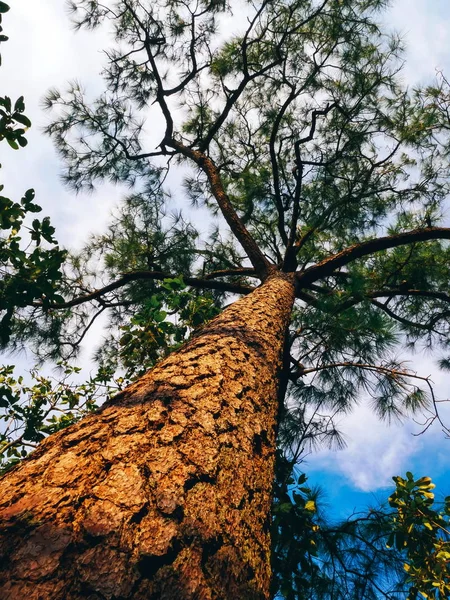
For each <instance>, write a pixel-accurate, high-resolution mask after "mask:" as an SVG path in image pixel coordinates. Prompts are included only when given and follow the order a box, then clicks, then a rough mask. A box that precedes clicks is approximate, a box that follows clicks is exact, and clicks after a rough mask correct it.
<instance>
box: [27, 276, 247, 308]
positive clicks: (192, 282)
mask: <svg viewBox="0 0 450 600" xmlns="http://www.w3.org/2000/svg"><path fill="white" fill-rule="evenodd" d="M174 277H176V275H173V274H171V273H163V272H162V271H134V272H132V273H124V274H123V275H122V277H120V279H117V280H116V281H113V282H112V283H110V284H108V285H105V286H104V287H102V288H100V289H98V290H94V291H92V292H89V293H88V294H83V295H82V296H78V297H76V298H73V299H72V300H68V301H67V302H61V303H60V304H49V305H46V306H45V309H52V310H58V309H62V308H71V307H73V306H78V305H80V304H84V303H85V302H92V300H97V299H99V298H101V297H102V296H104V295H105V294H107V293H108V292H112V291H114V290H117V289H119V288H121V287H123V286H125V285H127V284H128V283H130V282H131V281H138V280H145V279H150V280H154V281H155V280H156V281H163V280H164V279H170V278H174ZM183 281H184V282H185V283H186V285H188V286H190V287H194V288H201V289H209V290H218V291H221V292H230V293H232V294H250V293H251V292H253V290H254V289H255V288H254V287H251V286H246V285H238V284H234V283H228V282H226V281H211V280H207V279H198V278H195V277H183ZM31 306H34V307H36V308H42V307H43V306H44V305H43V303H42V302H33V303H32V304H31Z"/></svg>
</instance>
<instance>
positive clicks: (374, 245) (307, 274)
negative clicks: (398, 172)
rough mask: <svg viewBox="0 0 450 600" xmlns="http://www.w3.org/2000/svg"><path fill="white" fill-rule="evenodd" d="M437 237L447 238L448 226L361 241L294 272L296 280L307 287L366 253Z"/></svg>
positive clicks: (449, 237)
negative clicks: (300, 270)
mask: <svg viewBox="0 0 450 600" xmlns="http://www.w3.org/2000/svg"><path fill="white" fill-rule="evenodd" d="M437 239H445V240H449V239H450V227H427V228H424V229H414V230H412V231H406V232H404V233H398V234H396V235H391V236H385V237H380V238H375V239H373V240H368V241H366V242H361V243H359V244H355V245H354V246H350V247H349V248H346V249H345V250H342V252H339V253H338V254H335V255H333V256H330V257H328V258H325V259H324V260H322V261H321V262H319V263H317V264H316V265H314V266H312V267H309V268H308V269H306V270H305V271H303V272H298V273H297V274H296V277H297V281H298V284H299V285H300V286H301V287H307V286H308V285H310V284H311V283H313V282H314V281H316V280H317V279H321V278H323V277H328V276H329V275H331V274H332V273H333V271H335V270H336V269H339V268H341V267H344V266H345V265H348V264H349V263H351V262H353V261H354V260H357V259H358V258H362V257H363V256H367V255H368V254H373V253H375V252H381V251H382V250H388V249H389V248H396V247H397V246H405V245H406V244H411V243H415V242H427V241H430V240H437Z"/></svg>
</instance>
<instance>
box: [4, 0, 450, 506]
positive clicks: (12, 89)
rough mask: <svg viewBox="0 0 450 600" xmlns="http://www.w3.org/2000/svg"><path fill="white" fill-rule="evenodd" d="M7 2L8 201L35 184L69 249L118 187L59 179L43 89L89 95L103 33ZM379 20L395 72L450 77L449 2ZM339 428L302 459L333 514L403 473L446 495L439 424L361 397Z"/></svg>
mask: <svg viewBox="0 0 450 600" xmlns="http://www.w3.org/2000/svg"><path fill="white" fill-rule="evenodd" d="M9 4H10V5H11V10H10V12H9V13H8V14H7V15H5V18H4V29H5V33H6V34H7V35H9V37H10V40H9V41H8V42H7V43H6V44H2V48H1V53H2V63H3V64H2V67H1V70H0V86H1V87H0V92H1V93H2V94H7V95H9V96H10V97H12V98H13V99H15V98H17V97H18V96H20V95H24V96H25V101H26V107H27V110H26V113H25V114H27V115H28V116H29V117H30V118H31V120H32V122H33V127H32V129H31V130H30V131H29V132H28V134H27V137H28V140H29V144H28V146H27V147H26V148H25V149H22V150H20V152H18V153H17V154H16V153H15V152H12V151H11V150H10V149H9V148H8V147H6V146H5V144H2V145H0V163H1V164H2V166H3V168H2V171H1V177H2V183H4V184H5V192H6V193H7V195H8V196H9V197H11V198H14V199H18V198H20V197H21V195H22V194H23V192H24V191H25V190H26V189H28V188H31V187H33V188H34V189H35V190H36V200H37V202H38V203H39V204H40V205H41V206H43V207H44V212H43V213H41V215H42V216H45V215H49V216H50V217H51V221H52V224H53V225H54V226H55V227H56V232H57V238H58V240H59V241H61V242H62V243H63V244H64V245H65V246H66V247H68V248H79V247H80V246H81V245H82V243H83V242H84V241H86V239H87V237H88V234H89V233H98V232H101V231H102V229H103V227H104V224H105V223H106V222H107V220H108V215H109V213H110V211H111V210H112V208H113V207H114V205H115V204H116V203H117V202H118V200H119V198H120V195H121V190H120V188H115V187H113V186H111V185H102V186H101V188H100V189H99V190H98V192H97V193H95V194H93V195H83V194H80V195H78V196H75V195H74V194H73V193H72V192H70V191H68V190H67V189H65V188H64V187H63V186H62V183H61V181H60V179H59V174H60V172H61V163H60V161H59V159H58V157H57V155H56V152H55V150H54V148H53V146H52V144H51V142H50V140H49V139H48V138H46V137H45V136H44V135H43V133H42V128H43V126H44V125H45V123H46V122H47V120H48V116H47V115H46V114H45V112H44V111H43V109H42V98H43V96H44V95H45V93H46V92H47V90H48V89H49V88H51V87H57V88H64V86H65V84H66V82H68V81H72V80H78V81H81V82H82V83H83V85H84V86H85V87H86V88H87V90H88V92H89V94H92V95H93V96H95V94H96V92H98V91H100V87H99V77H98V74H99V72H100V71H101V65H102V61H103V55H102V52H101V50H102V49H103V48H105V47H108V41H107V39H106V37H105V35H104V34H102V33H94V34H93V33H89V32H85V31H82V32H75V31H73V30H72V29H71V27H70V23H69V19H68V15H67V12H66V10H65V2H63V0H45V1H40V2H36V0H10V2H9ZM385 20H386V25H387V26H388V27H390V28H393V29H395V30H397V31H400V32H401V33H402V35H403V38H404V41H405V44H406V47H407V52H406V57H407V61H406V64H405V68H404V71H403V78H404V81H405V82H406V83H407V84H408V85H410V86H414V85H415V84H417V83H425V82H427V81H430V80H431V79H432V78H433V76H434V74H435V70H436V69H437V70H443V71H444V72H446V73H447V75H450V55H449V52H448V40H449V39H450V4H449V3H448V0H394V1H393V4H392V8H391V9H390V11H389V12H388V13H387V14H386V17H385ZM205 227H207V224H206V223H205ZM97 333H98V332H97ZM408 358H409V359H410V360H411V361H412V362H411V368H412V369H413V370H416V371H417V372H418V373H419V374H420V375H425V376H426V375H430V374H431V375H432V378H433V380H434V382H435V391H436V394H437V397H438V398H440V399H446V398H450V385H449V384H448V375H447V376H446V375H445V374H443V373H440V372H438V371H437V370H436V368H435V366H434V361H433V357H432V356H429V355H421V354H420V355H416V356H413V357H408ZM30 361H31V359H30V358H29V357H28V358H27V357H26V356H21V357H14V359H13V360H11V359H8V357H4V362H15V363H16V364H17V365H18V368H19V369H26V368H27V366H28V367H29V366H31V365H32V361H31V362H30ZM89 361H90V357H89V349H87V351H86V352H85V354H84V358H83V361H82V362H83V363H84V365H85V366H87V365H88V364H89ZM445 413H446V414H447V416H448V420H447V422H448V423H449V425H450V410H448V409H447V410H446V409H445V408H444V413H443V414H444V415H445ZM341 429H342V430H343V432H344V434H345V437H346V442H347V448H346V449H345V450H343V451H338V452H336V451H329V450H326V449H323V450H321V451H319V452H317V453H315V454H311V455H309V456H308V457H307V458H306V461H305V463H304V465H302V468H304V469H305V471H306V472H307V473H308V474H309V480H310V483H312V484H320V485H323V486H324V487H325V488H326V489H327V497H328V501H329V503H330V506H332V507H334V510H335V512H336V514H340V515H344V514H349V513H351V512H352V511H353V510H360V509H362V508H363V507H364V506H366V505H367V504H374V503H375V502H376V501H377V500H378V499H381V498H386V497H387V496H388V495H389V490H390V489H391V488H392V481H391V477H392V476H393V475H402V474H404V473H405V471H406V470H411V471H412V472H413V473H414V474H417V475H418V476H421V475H429V476H431V477H433V479H435V480H436V483H437V484H438V491H439V492H440V493H441V494H442V495H448V494H450V483H449V480H450V478H449V474H450V468H449V462H448V459H447V456H448V454H449V444H450V440H446V439H445V438H444V435H443V434H442V432H441V431H440V429H439V427H433V428H432V429H430V430H429V431H428V432H427V433H426V434H424V435H422V436H415V435H414V434H415V433H418V432H420V430H421V427H420V425H418V424H416V423H414V422H412V421H409V422H407V423H404V424H403V425H398V424H397V425H392V426H391V427H387V426H386V424H385V423H381V422H380V421H379V420H378V419H377V418H376V417H375V416H374V415H373V414H372V411H371V409H370V406H369V404H368V403H367V402H364V400H362V401H361V404H360V406H359V407H358V408H357V409H356V410H355V411H354V412H353V413H352V414H351V415H349V416H346V417H345V419H344V418H343V419H342V423H341Z"/></svg>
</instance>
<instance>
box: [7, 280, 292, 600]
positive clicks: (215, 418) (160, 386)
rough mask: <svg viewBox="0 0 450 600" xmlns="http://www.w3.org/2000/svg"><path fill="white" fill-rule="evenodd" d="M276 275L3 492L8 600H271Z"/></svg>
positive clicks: (279, 299)
mask: <svg viewBox="0 0 450 600" xmlns="http://www.w3.org/2000/svg"><path fill="white" fill-rule="evenodd" d="M293 298H294V289H293V280H292V279H291V278H290V277H289V276H287V275H282V274H278V275H275V276H272V277H271V278H269V279H268V280H267V281H266V282H265V283H264V284H263V285H262V286H261V287H259V288H258V289H257V290H255V291H254V292H252V293H251V294H250V295H248V296H246V297H244V298H242V299H240V300H239V301H238V302H236V303H234V304H233V305H231V306H229V307H228V308H227V309H226V310H225V311H224V312H223V313H222V314H221V315H219V316H218V317H217V318H216V319H214V320H213V321H211V322H210V323H209V324H208V325H206V326H205V327H204V328H203V329H202V330H201V331H200V332H199V333H197V335H195V336H194V337H193V339H191V341H189V342H188V343H187V344H186V345H185V346H183V347H182V348H181V349H180V350H179V351H178V352H176V353H174V354H172V355H170V356H169V357H168V358H167V359H165V360H163V361H161V362H160V363H159V364H158V365H157V366H156V367H155V368H154V369H152V370H151V371H149V372H148V373H147V374H146V375H144V376H143V377H142V378H141V379H139V380H138V381H137V382H135V383H134V384H132V385H131V386H129V387H128V388H127V389H126V390H125V391H124V392H122V393H121V394H119V395H118V396H116V397H115V398H113V399H112V400H111V401H110V402H108V403H106V404H105V405H104V406H103V407H102V408H101V409H100V410H99V411H97V412H96V413H95V414H93V415H89V416H88V417H86V418H84V419H83V420H82V421H80V422H79V423H77V424H76V425H74V426H72V427H69V428H68V429H66V430H64V431H61V432H59V433H57V434H55V435H53V436H51V437H49V438H47V439H46V440H44V441H43V442H42V443H41V444H40V446H39V448H38V449H37V450H36V451H35V452H33V454H32V455H31V456H30V458H28V459H26V460H25V461H24V462H23V463H22V464H21V465H20V466H19V467H17V468H16V469H14V470H13V471H12V472H10V473H8V474H6V475H5V476H4V477H3V479H2V480H1V481H0V565H1V566H0V598H2V599H3V600H24V599H25V600H38V599H39V600H53V599H61V600H63V599H64V600H75V599H78V598H88V599H89V600H100V599H102V600H103V599H105V598H107V599H110V598H111V599H113V598H116V599H129V598H132V599H133V600H137V599H142V600H143V599H146V600H149V599H152V600H153V599H154V600H156V599H158V600H159V599H164V600H172V599H176V600H185V599H194V598H195V599H201V600H203V599H205V600H206V599H223V600H224V599H227V600H228V599H230V598H235V599H236V600H238V599H239V600H241V599H242V600H252V599H255V600H256V599H258V600H262V599H266V598H268V597H269V583H270V562H269V557H270V537H269V526H270V503H271V490H272V482H273V477H274V454H275V432H276V421H277V412H278V406H277V380H278V376H279V374H280V369H281V365H282V348H283V341H284V337H285V333H286V327H287V323H288V321H289V316H290V312H291V308H292V303H293Z"/></svg>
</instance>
